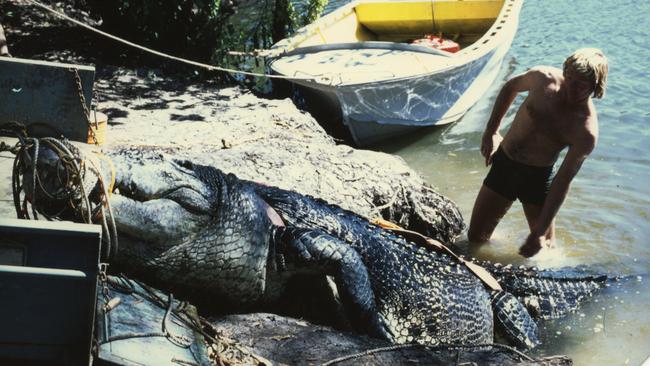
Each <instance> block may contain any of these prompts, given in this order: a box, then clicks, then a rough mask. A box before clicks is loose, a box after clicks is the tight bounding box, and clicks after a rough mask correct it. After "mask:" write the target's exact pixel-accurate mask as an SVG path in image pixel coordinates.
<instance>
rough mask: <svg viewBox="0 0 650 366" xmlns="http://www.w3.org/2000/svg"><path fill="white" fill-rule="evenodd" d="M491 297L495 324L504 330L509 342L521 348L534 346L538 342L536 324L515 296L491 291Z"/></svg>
mask: <svg viewBox="0 0 650 366" xmlns="http://www.w3.org/2000/svg"><path fill="white" fill-rule="evenodd" d="M491 298H492V311H493V312H494V318H495V320H496V321H495V324H498V325H499V326H500V328H501V330H503V331H504V333H505V335H506V337H507V338H508V340H509V341H510V343H512V344H514V345H515V346H516V347H517V348H522V349H529V348H534V347H535V346H537V345H538V344H539V343H540V342H539V338H538V337H537V324H535V321H534V320H533V319H532V318H531V317H530V315H529V314H528V311H526V308H525V307H524V305H523V304H522V303H521V302H519V300H517V298H516V297H514V296H512V295H511V294H510V293H508V292H505V291H492V295H491Z"/></svg>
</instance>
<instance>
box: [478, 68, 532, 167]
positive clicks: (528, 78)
mask: <svg viewBox="0 0 650 366" xmlns="http://www.w3.org/2000/svg"><path fill="white" fill-rule="evenodd" d="M541 73H543V71H542V70H541V69H540V68H539V67H535V68H531V69H530V70H528V71H527V72H525V73H523V74H519V75H517V76H515V77H513V78H512V79H510V80H508V81H507V82H506V83H505V84H504V85H503V87H502V88H501V90H500V91H499V95H497V99H496V101H495V102H494V107H493V108H492V114H491V115H490V119H489V120H488V123H487V126H486V127H485V132H483V139H482V141H481V155H483V156H484V157H485V165H489V164H490V163H491V159H492V155H493V154H494V152H495V151H496V150H497V147H498V146H499V144H500V143H501V140H502V139H503V138H502V137H501V135H500V134H499V126H501V120H502V119H503V116H505V114H506V112H507V111H508V108H510V105H511V104H512V102H513V101H514V100H515V97H516V96H517V94H518V93H521V92H525V91H529V90H530V89H532V87H533V85H535V83H537V81H538V80H539V77H540V76H541Z"/></svg>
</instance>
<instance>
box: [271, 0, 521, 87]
mask: <svg viewBox="0 0 650 366" xmlns="http://www.w3.org/2000/svg"><path fill="white" fill-rule="evenodd" d="M364 2H381V1H377V0H355V1H353V2H351V3H348V4H346V5H344V6H342V7H340V8H338V9H337V10H334V11H333V12H332V13H330V14H327V15H326V16H325V17H323V18H321V19H326V17H329V16H334V14H336V13H337V12H339V11H340V12H341V13H343V12H345V11H348V9H346V8H348V7H351V8H352V9H354V7H356V6H357V5H358V4H360V3H364ZM387 2H388V1H387ZM522 5H523V0H504V2H503V5H502V7H501V10H500V11H499V15H497V17H496V18H495V20H494V23H492V25H491V26H490V28H488V30H487V31H485V32H484V33H483V36H481V37H480V38H479V39H478V40H476V41H475V42H473V43H472V44H471V45H469V46H468V47H466V48H464V49H462V50H460V51H459V52H457V53H449V56H448V59H449V60H451V61H453V64H451V65H450V66H448V67H445V68H441V69H438V70H434V71H431V72H423V73H419V74H415V75H411V76H404V77H393V78H388V79H382V80H373V81H361V82H349V83H339V84H333V83H332V81H331V80H333V78H331V77H329V78H327V76H330V75H331V74H320V75H311V74H309V73H305V74H307V75H311V76H314V81H306V80H294V81H293V82H295V83H298V84H301V85H304V86H307V87H312V88H318V89H337V88H341V87H357V86H366V85H381V84H389V83H394V82H402V81H404V80H410V79H416V78H423V77H432V76H434V75H437V74H443V73H445V72H448V71H449V70H453V69H456V68H458V67H460V66H462V65H465V64H468V63H471V62H474V61H476V60H479V59H480V58H481V57H483V56H485V55H486V54H489V53H490V52H492V50H494V49H496V48H497V47H498V45H499V44H501V43H503V41H504V39H505V38H506V37H504V36H503V35H504V34H508V33H507V32H508V31H509V30H512V28H513V27H515V28H516V26H517V24H518V22H519V13H520V11H521V6H522ZM504 18H506V19H504ZM315 26H316V23H311V24H309V25H307V26H305V27H304V28H302V32H301V34H300V36H304V33H305V32H306V31H307V30H308V28H310V27H315ZM300 31H301V30H299V32H300ZM513 37H514V35H513ZM292 38H294V37H290V38H287V39H285V40H286V41H289V40H291V39H292ZM285 40H283V41H285ZM283 41H280V42H283ZM370 42H375V41H370ZM355 43H359V44H363V43H365V42H346V43H345V44H355ZM386 43H388V44H399V45H404V46H409V45H407V44H403V43H399V42H386ZM337 44H343V43H331V44H329V45H332V46H335V45H337ZM327 45H328V44H324V45H317V46H307V47H296V48H294V49H292V50H291V51H287V53H283V54H280V55H278V56H276V57H273V58H272V60H271V61H270V62H269V66H270V67H271V69H273V71H276V72H278V73H279V74H283V73H281V72H279V71H277V70H276V69H275V68H274V67H273V63H274V62H275V61H277V60H279V59H281V58H282V57H283V56H291V55H296V54H301V53H309V52H300V50H301V49H310V48H312V47H315V48H317V47H320V46H327ZM284 47H285V48H288V47H289V45H287V46H284ZM417 47H421V46H417ZM335 49H336V48H335ZM387 49H388V48H387ZM406 51H413V52H418V51H419V50H412V49H407V50H406ZM312 52H313V51H312ZM420 52H421V51H420ZM441 52H444V51H441ZM445 56H446V55H445ZM303 73H304V72H303ZM283 75H286V76H289V75H287V74H283ZM319 79H320V80H329V81H330V82H329V83H323V82H318V80H319ZM314 85H318V87H315V86H314Z"/></svg>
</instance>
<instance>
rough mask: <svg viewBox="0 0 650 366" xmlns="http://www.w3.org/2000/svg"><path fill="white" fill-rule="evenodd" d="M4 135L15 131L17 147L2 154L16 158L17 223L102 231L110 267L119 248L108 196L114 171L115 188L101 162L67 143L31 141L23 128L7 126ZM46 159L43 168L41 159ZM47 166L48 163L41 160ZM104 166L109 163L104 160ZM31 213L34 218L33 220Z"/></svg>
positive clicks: (12, 177) (104, 249) (105, 253)
mask: <svg viewBox="0 0 650 366" xmlns="http://www.w3.org/2000/svg"><path fill="white" fill-rule="evenodd" d="M0 129H3V130H5V131H8V130H13V131H16V132H15V135H16V136H17V137H18V142H17V143H16V145H15V146H13V147H8V145H6V144H5V145H3V150H6V151H11V152H12V153H13V154H14V155H15V158H14V163H13V168H12V174H11V179H12V194H13V201H14V208H15V209H16V215H17V217H18V218H19V219H26V220H32V219H33V220H38V219H39V216H42V217H44V218H45V219H46V220H48V221H54V220H59V219H64V220H65V219H68V220H72V221H75V222H83V223H86V224H99V225H101V226H102V252H103V253H102V257H103V260H104V261H108V260H109V259H110V258H112V257H113V256H115V254H116V253H117V250H118V247H119V244H118V237H117V227H116V225H115V218H114V215H113V209H112V207H111V204H110V200H109V192H110V190H112V188H113V185H114V182H115V168H114V167H113V166H112V163H111V164H109V167H110V170H111V183H110V185H109V186H107V185H106V184H105V183H104V177H103V174H102V170H101V169H100V163H99V161H97V159H103V158H101V157H97V159H95V158H94V157H89V156H85V157H82V156H81V153H80V151H79V149H77V148H76V147H75V146H74V145H72V144H71V143H70V142H69V141H68V140H66V139H63V140H59V139H56V138H52V137H43V138H35V137H28V136H27V133H26V132H25V131H26V129H25V128H24V126H23V125H22V124H20V123H17V122H14V123H13V124H10V125H7V124H4V125H2V126H0ZM41 158H45V159H48V160H47V161H48V164H47V166H40V164H42V163H43V162H42V161H41V162H39V159H41ZM41 160H44V159H41ZM104 160H105V159H104ZM30 212H31V215H30Z"/></svg>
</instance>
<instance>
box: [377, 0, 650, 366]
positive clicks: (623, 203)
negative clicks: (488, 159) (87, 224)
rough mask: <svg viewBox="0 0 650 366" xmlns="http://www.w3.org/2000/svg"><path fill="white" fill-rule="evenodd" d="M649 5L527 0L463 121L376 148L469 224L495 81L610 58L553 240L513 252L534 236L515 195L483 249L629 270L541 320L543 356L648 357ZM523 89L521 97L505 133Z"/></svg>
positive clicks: (590, 361) (488, 255) (634, 360)
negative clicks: (495, 72) (597, 55)
mask: <svg viewBox="0 0 650 366" xmlns="http://www.w3.org/2000/svg"><path fill="white" fill-rule="evenodd" d="M648 14H650V3H649V2H638V1H622V0H619V1H610V2H601V1H597V0H575V1H566V0H544V1H535V0H529V1H527V2H525V3H524V6H523V9H522V12H521V17H520V24H519V31H518V33H517V35H516V37H515V40H514V42H513V45H512V48H511V49H510V52H509V54H508V56H507V57H506V61H505V63H504V67H503V69H502V71H501V75H500V76H499V78H498V79H497V82H496V83H495V84H494V85H493V87H492V88H491V89H490V90H489V91H488V93H487V94H486V95H485V97H484V98H483V99H482V100H481V101H480V102H479V103H478V104H477V105H475V106H474V107H473V108H472V109H471V110H470V111H469V112H468V113H467V114H466V115H465V116H464V117H463V118H462V120H460V121H459V122H457V123H455V124H453V125H451V126H447V127H441V128H433V129H429V130H425V131H424V132H422V133H419V134H418V135H417V136H409V137H406V138H404V139H400V140H399V141H395V142H391V143H390V144H386V145H383V146H380V147H379V149H380V150H382V151H386V152H390V153H393V154H396V155H399V156H401V157H402V158H404V159H405V160H406V161H407V162H408V163H409V165H410V166H411V167H413V168H414V169H416V170H417V171H419V172H420V173H421V174H422V175H423V176H424V177H425V178H426V180H427V181H428V182H430V183H431V184H433V185H435V186H436V187H438V188H439V190H440V192H441V193H443V194H445V195H446V196H448V197H450V198H451V199H453V200H454V201H455V202H456V203H457V204H458V205H459V207H460V209H461V211H462V213H463V215H464V217H465V219H466V220H467V221H468V220H469V217H470V214H471V210H472V205H473V203H474V199H475V198H476V194H477V192H478V190H479V188H480V186H481V184H482V180H483V178H484V177H485V174H486V173H487V168H486V167H485V165H484V160H483V158H482V157H481V155H480V153H479V145H480V139H481V135H482V132H483V128H484V127H485V123H486V122H487V119H488V117H489V115H490V112H491V108H492V105H493V103H494V100H495V98H496V94H497V93H498V91H499V88H500V87H501V85H503V83H504V82H505V80H507V79H508V78H509V77H511V76H513V75H515V74H518V73H520V72H524V71H525V70H526V69H527V68H529V67H531V66H534V65H552V66H556V67H561V65H562V62H563V61H564V59H565V57H566V56H568V55H569V54H571V53H572V52H573V51H574V50H575V49H577V48H580V47H585V46H590V47H598V48H600V49H602V50H603V51H604V52H605V54H606V55H607V57H608V59H609V63H610V73H609V80H608V87H607V94H606V96H605V98H604V99H596V100H595V104H596V108H597V110H598V117H599V121H600V140H599V143H598V146H597V148H596V150H595V151H594V152H593V153H592V155H591V156H590V158H589V159H588V160H587V161H586V162H585V164H584V165H583V167H582V169H581V171H580V173H579V175H578V177H577V178H576V179H575V180H574V183H573V185H572V189H571V193H570V194H569V197H568V198H567V200H566V201H565V203H564V205H563V206H562V208H561V210H560V212H559V214H558V216H557V233H558V242H557V244H558V245H557V248H556V249H553V250H547V251H544V252H542V253H540V254H539V255H538V256H536V257H534V258H533V259H530V260H524V259H523V258H521V257H519V256H518V255H517V249H518V247H519V245H521V244H522V241H523V240H524V238H525V237H526V235H527V234H528V231H527V230H528V227H527V224H526V220H525V218H524V214H523V210H522V209H521V206H520V204H519V203H515V204H514V205H513V207H512V209H511V210H510V212H509V213H508V214H507V215H506V217H505V218H504V220H503V221H502V222H501V224H500V225H499V226H498V228H497V230H496V232H495V235H494V238H493V240H492V241H491V243H489V244H487V245H485V246H483V247H482V248H481V249H479V250H478V252H477V253H476V254H475V255H476V256H477V257H479V258H484V259H490V260H495V261H499V262H508V263H516V264H527V265H536V266H539V267H562V266H575V265H582V264H585V265H588V266H589V267H591V268H594V269H597V270H598V271H605V272H609V273H611V274H621V275H627V276H630V277H629V279H628V280H627V281H624V282H623V283H621V284H617V285H613V286H611V287H610V288H608V289H606V291H604V293H602V294H601V295H599V296H597V297H596V298H595V299H594V300H593V301H590V302H589V304H588V305H587V306H585V307H583V308H582V309H581V310H580V311H579V312H578V313H576V314H574V315H571V316H569V317H567V318H564V319H561V320H555V321H546V322H542V323H541V324H540V325H541V332H542V334H541V336H542V340H543V342H544V344H543V345H542V346H541V347H539V349H537V350H536V351H535V352H536V353H537V354H557V353H562V354H567V355H569V356H571V357H572V358H573V359H574V362H575V364H577V365H628V364H629V365H639V364H641V363H642V362H643V361H644V360H645V359H646V358H647V357H648V356H650V305H649V304H650V276H648V274H649V273H650V243H649V241H648V238H649V237H650V223H649V219H650V151H649V150H646V149H650V110H649V103H648V97H649V96H650V77H649V76H648V75H649V74H648V70H647V65H648V60H650V43H649V42H648V39H650V21H648ZM522 101H523V97H521V96H520V97H518V98H517V99H516V100H515V103H514V106H513V107H512V108H511V109H510V110H509V112H508V114H507V115H506V117H505V119H504V122H503V124H502V126H503V127H502V130H501V131H502V133H505V131H506V130H507V127H508V126H509V124H510V123H511V121H512V118H513V117H514V112H515V111H516V107H517V106H518V105H519V104H520V103H521V102H522Z"/></svg>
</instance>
